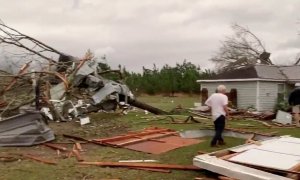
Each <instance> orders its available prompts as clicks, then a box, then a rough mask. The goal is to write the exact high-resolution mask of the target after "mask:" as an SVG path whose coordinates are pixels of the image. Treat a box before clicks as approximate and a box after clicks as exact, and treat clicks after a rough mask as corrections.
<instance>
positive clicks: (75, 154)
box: [72, 149, 84, 162]
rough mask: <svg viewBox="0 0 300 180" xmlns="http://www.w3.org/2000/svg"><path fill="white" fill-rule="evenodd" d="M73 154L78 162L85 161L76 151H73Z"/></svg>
mask: <svg viewBox="0 0 300 180" xmlns="http://www.w3.org/2000/svg"><path fill="white" fill-rule="evenodd" d="M72 153H73V155H74V156H75V157H76V159H77V161H79V162H82V161H84V159H83V158H82V156H81V155H80V153H79V152H78V151H77V150H76V149H73V150H72Z"/></svg>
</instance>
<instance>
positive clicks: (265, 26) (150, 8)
mask: <svg viewBox="0 0 300 180" xmlns="http://www.w3.org/2000/svg"><path fill="white" fill-rule="evenodd" d="M299 10H300V1H298V0H285V1H283V0H245V1H242V0H222V1H220V0H215V1H213V0H106V1H105V0H47V1H46V0H22V1H20V0H9V1H8V0H0V18H1V19H2V20H3V21H4V22H5V23H6V24H7V25H9V26H11V27H14V28H15V29H17V30H19V31H21V32H23V33H25V34H28V35H30V36H33V37H35V38H37V39H39V40H41V41H43V42H45V43H46V44H49V45H51V46H52V47H54V48H56V49H58V50H60V51H62V52H65V53H68V54H71V55H74V56H78V57H82V56H83V55H84V53H85V51H86V50H87V49H88V48H90V49H91V50H92V51H94V52H95V53H96V55H97V56H101V55H103V54H106V56H107V59H108V63H109V64H110V65H112V66H114V67H115V66H117V65H118V64H122V65H125V66H126V68H127V69H129V70H133V71H140V70H141V69H142V66H145V67H148V68H151V67H152V64H153V63H155V64H156V65H157V66H158V67H161V66H162V65H163V64H170V65H174V64H175V63H176V62H182V60H183V59H187V60H189V61H191V62H193V63H195V64H197V65H200V66H201V67H202V68H210V67H213V66H212V64H211V63H210V62H209V61H208V59H209V58H210V57H211V56H212V55H213V53H214V52H216V51H217V50H218V48H219V46H220V41H221V40H222V39H224V36H226V35H230V34H231V33H232V32H231V29H230V25H231V24H232V23H238V24H240V25H242V26H247V27H248V28H249V29H250V30H251V31H252V32H253V33H255V34H256V35H257V36H258V37H259V38H260V39H262V40H263V42H264V44H265V46H266V49H267V50H268V51H269V52H271V53H272V55H271V59H272V60H273V61H274V62H275V63H277V64H278V63H288V62H292V61H294V60H295V57H296V55H297V53H299V52H300V49H299V46H300V39H299V38H300V36H299V35H298V32H299V30H300V24H299V19H300V13H299Z"/></svg>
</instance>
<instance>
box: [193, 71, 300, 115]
mask: <svg viewBox="0 0 300 180" xmlns="http://www.w3.org/2000/svg"><path fill="white" fill-rule="evenodd" d="M197 82H198V83H200V88H201V94H202V103H204V102H205V100H206V98H207V97H208V96H209V95H211V94H212V93H214V92H215V90H216V87H217V86H218V85H219V84H224V85H225V86H226V87H227V91H228V92H234V93H235V95H234V96H235V98H236V100H235V101H236V102H235V103H234V104H235V106H237V108H240V109H246V108H255V109H256V110H258V111H268V110H273V109H274V107H275V105H276V103H277V102H278V101H282V100H286V99H287V95H288V93H289V92H290V91H291V90H292V89H293V88H294V87H295V84H296V83H299V82H300V66H274V65H254V66H250V67H246V68H241V69H236V70H232V71H226V72H223V73H220V74H218V75H216V76H214V77H213V78H211V79H200V80H197ZM229 100H230V98H229Z"/></svg>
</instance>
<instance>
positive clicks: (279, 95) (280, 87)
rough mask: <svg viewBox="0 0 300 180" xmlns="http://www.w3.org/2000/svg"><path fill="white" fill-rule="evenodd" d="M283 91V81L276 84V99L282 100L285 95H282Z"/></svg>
mask: <svg viewBox="0 0 300 180" xmlns="http://www.w3.org/2000/svg"><path fill="white" fill-rule="evenodd" d="M284 92H285V86H284V84H283V83H280V84H277V100H278V101H279V102H280V101H284V100H285V97H284V94H285V93H284Z"/></svg>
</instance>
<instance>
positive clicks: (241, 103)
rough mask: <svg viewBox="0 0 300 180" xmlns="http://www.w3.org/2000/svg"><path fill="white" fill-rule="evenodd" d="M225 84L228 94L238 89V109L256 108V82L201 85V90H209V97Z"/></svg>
mask: <svg viewBox="0 0 300 180" xmlns="http://www.w3.org/2000/svg"><path fill="white" fill-rule="evenodd" d="M220 84H223V85H225V86H226V88H227V92H229V91H230V90H231V89H234V88H235V89H237V105H238V108H248V107H250V106H252V107H256V86H257V82H256V81H250V82H209V83H205V82H203V83H201V88H207V90H208V95H209V96H210V95H211V94H212V93H214V92H215V91H216V88H217V86H218V85H220Z"/></svg>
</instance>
